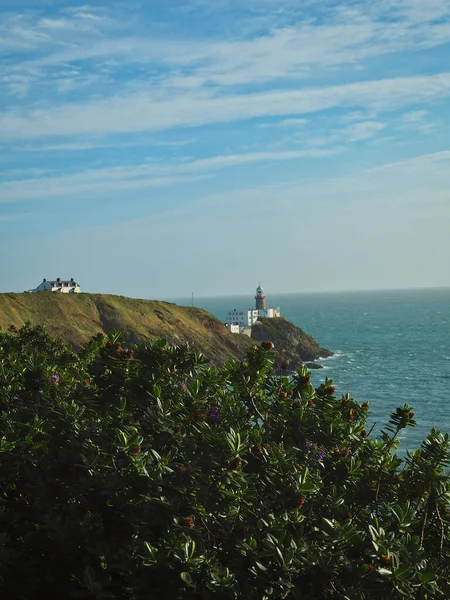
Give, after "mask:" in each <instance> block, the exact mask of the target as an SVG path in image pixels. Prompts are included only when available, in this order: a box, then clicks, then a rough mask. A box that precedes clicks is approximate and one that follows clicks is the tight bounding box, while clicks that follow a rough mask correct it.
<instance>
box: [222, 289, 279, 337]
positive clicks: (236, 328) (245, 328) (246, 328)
mask: <svg viewBox="0 0 450 600" xmlns="http://www.w3.org/2000/svg"><path fill="white" fill-rule="evenodd" d="M280 316H281V313H280V307H279V306H277V307H273V306H271V307H269V308H267V307H266V296H265V294H264V290H263V288H262V287H261V285H258V287H257V288H256V296H255V307H254V308H249V309H248V310H240V309H237V308H235V309H233V310H229V311H228V313H227V319H226V322H225V324H226V326H227V328H228V330H229V331H231V333H245V334H247V335H250V333H251V328H252V327H253V326H254V325H256V324H257V322H258V319H259V318H260V317H262V318H265V319H275V318H276V317H280Z"/></svg>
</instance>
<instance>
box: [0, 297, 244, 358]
mask: <svg viewBox="0 0 450 600" xmlns="http://www.w3.org/2000/svg"><path fill="white" fill-rule="evenodd" d="M27 321H29V322H30V323H31V324H33V325H45V326H46V327H47V330H48V332H49V333H50V334H51V335H53V336H55V337H59V338H61V339H62V340H63V341H65V342H68V343H69V344H71V345H72V346H73V347H74V348H75V349H79V348H80V347H81V346H83V345H84V344H85V343H86V342H88V341H89V340H90V339H91V337H92V336H93V335H95V334H97V333H107V332H110V331H114V330H118V329H123V330H124V332H125V336H124V337H125V341H126V342H128V343H142V342H145V341H148V340H155V339H158V338H163V339H166V340H167V341H168V342H170V343H172V344H182V343H185V342H188V343H189V344H191V345H193V346H194V348H195V349H196V350H197V351H198V352H202V353H203V354H205V355H206V356H207V357H208V358H210V359H212V360H213V361H214V362H215V363H218V364H220V363H223V362H225V360H226V359H227V358H228V356H232V357H234V358H241V357H242V356H243V355H244V353H245V350H246V349H247V348H248V347H249V346H250V345H251V344H252V342H251V340H250V339H249V338H248V337H246V336H239V335H234V334H231V333H229V331H228V330H227V329H226V327H225V325H224V324H223V323H222V322H221V321H219V319H216V317H214V316H213V315H211V314H210V313H208V312H207V311H205V310H203V309H201V308H195V307H188V306H177V305H176V304H171V303H168V302H161V301H156V300H137V299H134V298H127V297H125V296H113V295H107V294H57V293H51V292H41V293H27V294H23V293H22V294H13V293H7V294H0V327H1V328H2V329H3V330H7V329H8V328H9V327H10V326H11V325H14V326H15V327H20V326H22V325H24V324H25V323H26V322H27Z"/></svg>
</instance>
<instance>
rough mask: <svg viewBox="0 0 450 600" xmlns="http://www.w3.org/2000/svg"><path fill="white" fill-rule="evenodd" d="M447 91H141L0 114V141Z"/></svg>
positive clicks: (423, 79)
mask: <svg viewBox="0 0 450 600" xmlns="http://www.w3.org/2000/svg"><path fill="white" fill-rule="evenodd" d="M449 94H450V73H440V74H438V75H430V76H416V77H397V78H392V79H382V80H378V81H364V82H358V83H351V84H347V85H340V86H328V87H321V88H306V89H294V90H290V89H287V90H286V89H284V90H277V91H273V90H270V91H265V92H259V93H248V94H220V93H217V92H214V91H198V92H195V91H194V92H190V93H183V94H173V93H171V92H170V91H164V90H162V89H156V90H152V89H151V88H150V89H148V90H142V91H140V92H136V93H129V94H125V95H122V96H115V97H114V98H110V99H108V100H92V101H90V102H87V103H83V102H80V103H77V104H75V103H66V104H62V105H59V106H58V107H55V108H52V109H34V110H28V111H22V114H18V111H15V112H14V113H13V112H9V113H6V114H3V115H2V116H0V136H1V138H2V139H3V140H6V139H11V140H15V139H16V140H17V139H27V138H35V137H43V138H45V137H57V136H68V135H72V136H77V135H78V136H79V135H85V134H107V133H121V132H140V131H142V132H144V131H163V130H165V129H171V128H175V127H193V126H200V125H206V124H210V123H223V122H231V121H239V120H244V119H252V118H257V117H267V116H275V115H278V116H279V115H289V114H297V115H303V114H308V113H314V112H318V111H323V110H327V109H331V108H336V107H345V108H351V109H354V108H361V107H364V108H368V109H374V110H377V111H381V110H393V109H397V108H399V107H407V106H411V105H413V104H415V103H418V102H421V103H427V102H432V101H436V100H439V99H442V98H448V96H449Z"/></svg>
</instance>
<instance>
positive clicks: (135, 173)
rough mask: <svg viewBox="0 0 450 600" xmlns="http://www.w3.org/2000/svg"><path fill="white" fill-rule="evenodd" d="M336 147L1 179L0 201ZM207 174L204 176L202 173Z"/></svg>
mask: <svg viewBox="0 0 450 600" xmlns="http://www.w3.org/2000/svg"><path fill="white" fill-rule="evenodd" d="M335 152H336V150H333V149H329V150H297V151H288V152H254V153H247V154H230V155H222V156H213V157H208V158H202V159H197V160H186V161H184V162H177V163H172V164H157V163H150V164H140V165H136V166H133V167H111V168H107V169H91V170H85V171H81V172H78V173H75V174H68V175H62V176H54V177H36V178H28V179H22V178H21V180H12V181H4V182H0V197H1V199H2V200H0V202H5V203H6V202H19V201H28V200H35V199H42V198H45V199H46V198H52V197H58V198H67V197H73V196H78V195H83V194H96V195H101V194H104V193H107V192H114V191H118V190H129V189H142V188H151V187H163V186H170V185H173V184H176V183H179V182H181V181H183V182H186V183H188V182H190V181H196V180H197V179H198V178H199V177H200V178H203V177H204V176H205V175H207V174H208V173H212V172H214V171H217V170H219V169H223V168H227V167H235V166H239V165H247V164H251V163H258V162H278V161H287V160H296V159H301V158H305V157H309V158H322V157H326V156H330V155H331V154H333V153H335ZM203 174H205V175H203Z"/></svg>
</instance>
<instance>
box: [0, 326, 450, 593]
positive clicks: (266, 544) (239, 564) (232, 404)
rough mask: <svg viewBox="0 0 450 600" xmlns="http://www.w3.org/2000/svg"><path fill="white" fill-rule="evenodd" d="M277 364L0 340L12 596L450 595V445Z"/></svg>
mask: <svg viewBox="0 0 450 600" xmlns="http://www.w3.org/2000/svg"><path fill="white" fill-rule="evenodd" d="M275 356H276V355H275V352H274V350H273V348H272V345H271V344H270V343H264V342H263V344H262V345H261V347H257V346H255V347H253V348H251V349H250V350H249V352H248V355H247V358H246V360H245V361H243V362H241V363H236V362H233V361H231V360H230V361H229V362H228V364H227V365H226V366H225V367H224V368H223V369H221V370H217V369H215V368H211V367H210V365H209V363H208V361H207V360H206V359H205V358H204V357H203V356H201V355H196V354H195V353H194V352H192V350H191V349H190V348H188V347H172V346H168V345H167V344H166V343H165V342H164V341H158V342H156V343H154V344H152V345H149V346H141V347H133V348H130V349H128V348H124V347H123V346H122V344H121V341H120V335H118V334H114V335H110V336H109V337H108V338H105V337H104V336H98V337H96V338H95V339H93V340H92V341H91V342H90V343H89V344H88V345H87V347H86V348H85V349H84V350H83V351H82V352H81V353H79V354H78V355H75V354H73V353H72V351H71V349H70V348H69V347H67V346H65V345H64V344H62V343H61V342H58V341H54V340H52V339H51V338H49V337H48V335H47V334H46V333H45V330H43V329H42V328H32V327H30V326H27V327H24V328H22V329H21V330H19V331H15V330H13V331H10V332H9V333H3V334H0V386H1V387H0V409H1V420H0V478H1V496H0V589H1V590H2V592H3V597H5V598H8V599H9V598H14V599H19V600H21V599H23V600H25V599H26V600H30V599H34V598H45V599H46V600H52V599H56V598H57V599H64V600H66V599H70V598H81V599H82V598H86V599H91V598H92V599H94V598H116V599H121V600H122V599H127V600H129V599H136V600H146V599H150V598H151V599H158V600H159V599H170V600H177V599H205V600H207V599H209V598H211V599H212V598H223V599H230V600H231V599H233V598H245V599H246V600H260V599H263V598H267V599H270V598H273V599H281V598H286V599H289V600H294V599H314V598H317V599H326V598H347V599H351V600H353V599H363V598H376V599H377V600H379V599H384V598H386V599H387V598H449V597H450V585H449V583H448V572H449V570H450V553H449V544H448V540H449V532H450V512H449V500H450V495H449V492H450V487H449V480H448V478H447V475H446V468H447V467H448V464H449V461H450V443H449V438H448V436H447V435H445V436H442V435H440V434H439V433H437V432H436V431H434V430H433V431H432V432H431V434H430V435H429V436H428V438H427V439H426V440H425V442H424V443H423V444H422V446H421V448H420V449H418V450H417V451H416V452H414V453H413V454H411V455H408V456H407V458H406V460H405V461H402V460H401V459H400V458H398V456H397V455H396V453H395V450H396V448H397V445H398V434H399V433H400V431H401V430H402V429H404V428H405V427H408V426H414V424H415V421H414V414H413V412H412V409H411V408H410V407H408V406H407V405H405V406H403V407H399V408H397V409H396V410H395V411H394V412H393V413H392V415H391V417H390V420H389V423H388V424H387V426H386V427H385V429H384V431H383V432H382V434H381V435H380V436H379V439H375V438H374V437H372V436H371V435H370V432H368V431H367V429H366V428H367V425H366V419H367V415H368V408H369V407H368V405H367V404H362V405H360V404H359V403H358V402H356V401H355V400H354V399H353V398H351V397H350V396H349V395H346V396H342V398H338V397H337V396H336V394H335V389H334V387H333V385H332V381H330V380H328V379H327V380H325V382H324V383H323V384H322V385H320V386H319V387H318V388H316V389H314V388H313V386H312V385H311V383H310V378H309V374H308V372H307V371H306V370H301V371H298V372H297V373H296V375H295V376H293V377H284V376H281V377H280V376H278V375H276V374H275V373H274V370H273V364H274V360H275Z"/></svg>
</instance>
